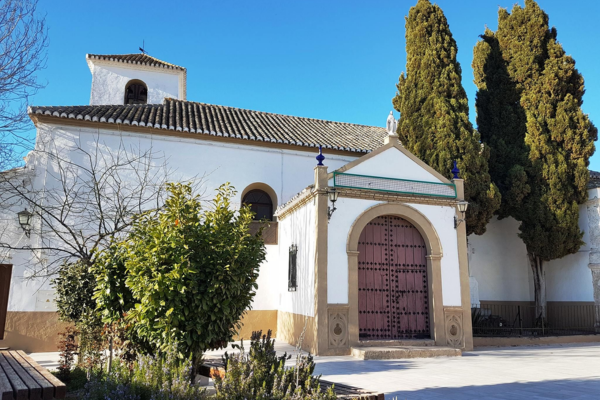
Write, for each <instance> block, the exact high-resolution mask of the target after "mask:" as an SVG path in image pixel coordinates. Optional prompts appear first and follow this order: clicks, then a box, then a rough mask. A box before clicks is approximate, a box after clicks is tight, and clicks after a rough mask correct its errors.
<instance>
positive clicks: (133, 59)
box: [85, 53, 186, 71]
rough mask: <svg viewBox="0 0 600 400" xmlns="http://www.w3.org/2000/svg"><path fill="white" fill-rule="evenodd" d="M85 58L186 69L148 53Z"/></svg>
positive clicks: (87, 57) (87, 55)
mask: <svg viewBox="0 0 600 400" xmlns="http://www.w3.org/2000/svg"><path fill="white" fill-rule="evenodd" d="M85 58H86V59H88V60H100V61H113V62H119V63H123V64H133V65H146V66H149V67H154V68H161V69H165V68H167V69H176V70H179V71H186V69H185V67H182V66H179V65H175V64H171V63H168V62H166V61H163V60H159V59H158V58H156V57H153V56H151V55H149V54H143V53H129V54H86V55H85Z"/></svg>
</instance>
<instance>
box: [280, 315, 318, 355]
mask: <svg viewBox="0 0 600 400" xmlns="http://www.w3.org/2000/svg"><path fill="white" fill-rule="evenodd" d="M305 326H306V331H305V333H304V340H303V341H302V350H304V351H308V352H310V353H312V354H315V353H316V342H315V319H314V317H307V316H304V315H300V314H293V313H288V312H285V311H279V312H278V313H277V340H280V341H283V342H286V343H289V344H291V345H293V346H297V345H298V340H299V338H300V335H301V334H302V331H303V330H304V327H305Z"/></svg>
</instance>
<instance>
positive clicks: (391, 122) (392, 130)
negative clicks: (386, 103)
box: [386, 111, 398, 135]
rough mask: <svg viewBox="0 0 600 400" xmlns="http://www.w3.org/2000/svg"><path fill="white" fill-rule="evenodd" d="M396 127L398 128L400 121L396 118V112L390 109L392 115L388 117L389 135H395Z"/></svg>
mask: <svg viewBox="0 0 600 400" xmlns="http://www.w3.org/2000/svg"><path fill="white" fill-rule="evenodd" d="M396 128H398V121H397V120H396V118H394V112H393V111H390V115H388V117H387V123H386V130H387V132H388V134H389V135H395V134H396Z"/></svg>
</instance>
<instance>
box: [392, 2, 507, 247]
mask: <svg viewBox="0 0 600 400" xmlns="http://www.w3.org/2000/svg"><path fill="white" fill-rule="evenodd" d="M457 51H458V49H457V46H456V42H455V41H454V39H453V37H452V33H451V32H450V27H449V26H448V21H447V20H446V17H445V16H444V13H443V12H442V10H441V9H440V7H439V6H437V5H432V4H431V3H430V1H429V0H419V1H418V3H417V5H416V6H414V7H412V8H411V9H410V12H409V14H408V17H407V18H406V59H407V62H406V74H405V73H402V74H401V75H400V81H399V83H398V85H397V88H398V92H397V94H396V97H395V98H394V99H393V103H394V108H395V109H396V110H397V111H399V112H400V121H399V124H398V135H399V137H400V140H401V141H402V144H403V145H404V146H405V147H406V148H407V149H408V150H409V151H411V152H412V153H413V154H415V155H416V156H417V157H419V158H420V159H421V160H423V161H425V162H426V163H427V164H429V165H430V166H431V167H433V168H434V169H435V170H436V171H438V172H439V173H441V174H442V175H444V176H446V177H448V178H450V177H451V176H452V174H451V172H450V171H451V170H452V162H453V161H454V160H457V161H458V166H459V168H460V170H461V175H462V177H463V178H464V180H465V198H466V199H467V200H468V201H469V203H470V206H469V209H468V210H467V218H466V219H467V234H470V233H476V234H479V235H480V234H483V233H484V232H485V226H486V224H487V223H488V221H489V220H490V218H491V217H492V215H493V214H494V212H495V211H496V210H497V209H498V207H499V206H500V192H499V190H498V188H497V187H496V185H494V184H493V183H492V182H491V178H490V175H489V173H488V158H489V151H488V149H487V148H486V147H483V146H482V145H481V143H480V141H479V134H478V133H477V132H476V131H475V130H474V129H473V127H472V125H471V123H470V122H469V105H468V102H467V95H466V93H465V91H464V89H463V87H462V84H461V73H462V72H461V68H460V64H459V63H458V61H457V60H456V53H457Z"/></svg>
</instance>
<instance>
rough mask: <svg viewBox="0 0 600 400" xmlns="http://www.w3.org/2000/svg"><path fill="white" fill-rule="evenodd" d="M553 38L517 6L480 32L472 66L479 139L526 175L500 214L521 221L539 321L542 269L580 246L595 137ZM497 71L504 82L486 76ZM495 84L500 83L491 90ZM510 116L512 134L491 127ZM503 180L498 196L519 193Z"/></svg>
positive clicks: (575, 75)
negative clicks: (582, 207) (581, 216)
mask: <svg viewBox="0 0 600 400" xmlns="http://www.w3.org/2000/svg"><path fill="white" fill-rule="evenodd" d="M556 38H557V33H556V30H555V29H554V28H552V29H550V28H549V26H548V16H547V14H546V13H544V11H543V10H542V9H540V7H539V6H538V4H537V3H536V2H535V1H534V0H526V1H525V7H524V8H522V7H520V6H518V5H516V6H514V7H513V9H512V11H511V13H508V11H506V10H503V9H501V10H500V12H499V15H498V31H497V32H496V33H495V34H493V33H492V32H489V31H486V33H485V34H484V36H483V40H482V42H480V43H478V44H477V46H476V48H475V58H474V61H473V65H474V69H475V70H476V72H475V82H476V84H477V85H478V88H479V92H478V104H477V109H478V124H480V123H481V126H480V130H481V131H482V138H483V140H484V141H486V142H487V143H488V144H489V145H490V147H494V149H493V150H492V154H496V155H501V154H508V152H509V151H514V153H515V154H514V156H513V157H511V158H508V159H507V160H505V164H504V168H505V171H506V170H508V171H511V170H514V169H515V168H516V169H518V170H519V171H523V172H524V175H525V177H524V178H523V176H522V177H521V178H523V179H524V180H525V182H526V183H525V186H526V189H527V190H522V191H521V192H519V195H521V196H522V199H521V201H518V202H515V201H514V197H513V198H511V196H510V195H508V196H507V197H506V198H504V199H503V201H504V202H505V203H506V204H505V205H503V207H502V212H503V213H505V215H512V216H513V217H515V218H516V219H517V220H519V221H520V222H521V224H520V227H519V230H520V234H519V235H520V237H521V238H522V239H523V241H524V243H525V246H526V248H527V253H528V257H529V261H530V265H531V268H532V272H533V278H534V288H535V301H536V305H537V306H538V307H539V313H540V314H541V315H542V316H544V317H545V311H546V309H545V305H546V287H545V263H546V262H547V261H550V260H553V259H557V258H561V257H564V256H566V255H568V254H573V253H576V252H577V251H578V250H579V248H580V247H581V245H582V244H583V242H582V240H581V239H582V236H583V232H581V231H580V230H579V224H578V222H579V205H580V204H583V203H584V202H585V201H586V200H587V183H588V178H589V172H588V165H589V158H590V157H591V156H592V154H593V153H594V141H595V140H596V138H597V129H596V128H595V126H594V125H593V124H592V123H591V122H590V120H589V118H588V116H587V115H586V114H584V113H583V111H582V110H581V105H582V102H583V99H582V98H583V94H584V81H583V77H582V76H581V74H580V73H579V72H578V71H577V69H576V68H575V61H574V60H573V58H572V57H570V56H568V55H566V54H565V52H564V50H563V48H562V46H561V45H560V43H559V42H558V41H557V40H556ZM490 43H493V45H490ZM494 46H496V50H493V48H494ZM498 55H501V59H502V62H501V61H499V58H498ZM492 65H495V67H493V68H491V66H492ZM486 66H490V68H486ZM503 69H504V70H505V71H506V73H507V75H508V79H507V77H506V75H503V76H502V77H493V76H491V75H492V74H496V73H497V72H498V71H502V70H503ZM500 80H502V83H501V84H500V83H498V84H490V83H491V82H495V81H500ZM506 93H509V94H510V95H508V96H505V95H506ZM513 94H516V95H518V97H517V100H518V103H514V102H512V101H514V100H515V98H514V97H513ZM511 102H512V103H511ZM495 107H500V108H501V110H498V109H497V108H495ZM508 109H511V111H512V112H511V113H508V115H510V116H511V117H513V118H514V119H511V120H510V121H511V123H516V125H514V126H516V127H517V130H518V132H515V131H512V132H509V130H508V129H503V127H501V126H499V125H498V124H497V123H495V122H494V121H498V118H500V117H499V116H500V115H502V114H501V113H502V112H503V111H502V110H504V111H506V110H508ZM522 115H524V116H525V120H524V121H523V120H522ZM490 121H491V122H490ZM484 132H485V133H484ZM523 148H524V150H525V151H524V156H525V157H522V156H521V154H522V153H521V150H520V149H523ZM507 149H510V150H507ZM503 174H504V175H503ZM509 175H510V174H507V173H506V172H502V171H499V172H496V171H493V178H494V180H495V181H496V182H498V185H499V186H500V188H501V190H504V191H505V192H510V191H511V190H512V192H513V193H514V192H518V189H519V187H518V184H515V183H514V182H513V181H511V180H510V176H509ZM507 176H508V178H507ZM506 182H508V183H507V184H506V185H504V183H506ZM503 185H504V186H503ZM521 189H523V187H521ZM511 201H513V202H512V203H511Z"/></svg>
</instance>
